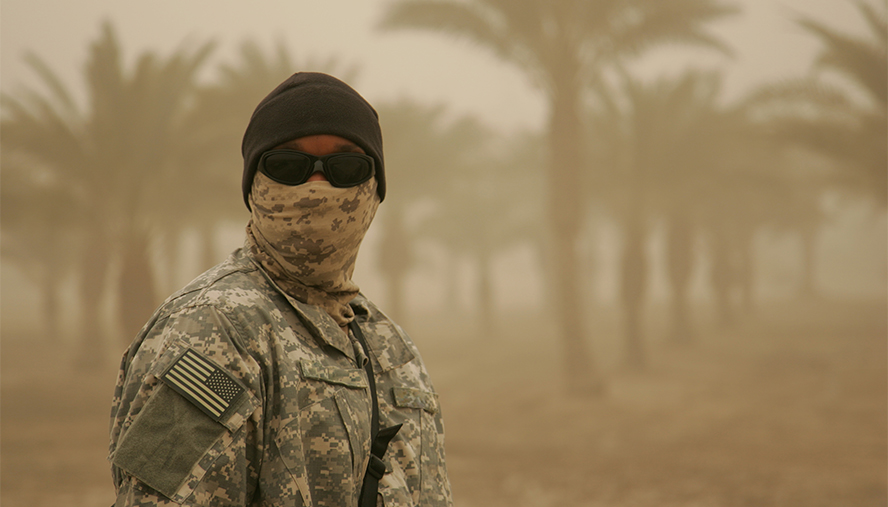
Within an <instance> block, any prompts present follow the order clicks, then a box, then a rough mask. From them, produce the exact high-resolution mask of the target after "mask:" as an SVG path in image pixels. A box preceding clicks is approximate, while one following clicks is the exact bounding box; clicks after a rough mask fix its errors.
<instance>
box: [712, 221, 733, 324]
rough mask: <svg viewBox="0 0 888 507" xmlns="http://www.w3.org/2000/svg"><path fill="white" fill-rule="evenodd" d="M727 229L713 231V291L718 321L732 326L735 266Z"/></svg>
mask: <svg viewBox="0 0 888 507" xmlns="http://www.w3.org/2000/svg"><path fill="white" fill-rule="evenodd" d="M726 235H727V231H726V230H724V228H723V229H722V230H713V231H712V242H711V245H712V273H711V280H712V293H713V297H714V299H715V310H716V317H717V321H718V323H719V324H720V325H721V326H730V325H731V324H733V322H734V311H733V305H732V303H731V285H732V282H731V281H732V279H733V268H732V266H731V250H730V242H729V239H728V238H727V237H726Z"/></svg>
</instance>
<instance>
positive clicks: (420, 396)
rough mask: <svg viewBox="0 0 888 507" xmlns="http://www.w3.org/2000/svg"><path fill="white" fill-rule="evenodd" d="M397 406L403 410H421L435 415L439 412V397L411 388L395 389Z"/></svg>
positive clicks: (393, 391)
mask: <svg viewBox="0 0 888 507" xmlns="http://www.w3.org/2000/svg"><path fill="white" fill-rule="evenodd" d="M392 394H394V397H395V405H397V406H399V407H402V408H421V409H423V410H425V411H426V412H429V413H431V414H434V413H436V412H437V411H438V395H437V394H435V393H432V392H429V391H423V390H420V389H412V388H409V387H393V388H392Z"/></svg>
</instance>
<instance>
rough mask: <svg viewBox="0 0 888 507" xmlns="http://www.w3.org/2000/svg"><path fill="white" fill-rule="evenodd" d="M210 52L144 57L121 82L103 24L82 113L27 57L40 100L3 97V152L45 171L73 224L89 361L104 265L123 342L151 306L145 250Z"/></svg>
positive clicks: (115, 50)
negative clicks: (72, 211)
mask: <svg viewBox="0 0 888 507" xmlns="http://www.w3.org/2000/svg"><path fill="white" fill-rule="evenodd" d="M211 49H212V45H211V44H204V45H202V46H200V47H198V48H196V49H194V50H186V49H180V50H178V51H177V52H175V53H174V54H173V55H172V56H170V57H169V58H166V59H161V58H159V57H158V56H157V55H155V54H153V53H144V54H142V55H141V56H140V58H139V59H138V61H137V62H136V65H135V67H134V69H132V70H131V71H129V72H128V71H127V70H126V69H125V68H124V66H123V62H122V58H121V55H120V47H119V43H118V41H117V37H116V35H115V33H114V30H113V28H112V27H111V25H110V24H108V23H106V24H104V25H103V27H102V35H101V37H100V38H99V39H98V40H97V41H96V42H95V43H93V44H92V46H91V48H90V56H89V59H88V61H87V65H86V72H85V77H86V81H87V85H88V86H87V91H88V94H89V96H88V98H89V104H88V107H89V109H88V110H87V111H85V112H83V111H80V110H79V108H78V107H77V105H76V104H75V102H74V101H73V100H72V98H71V96H70V94H69V93H68V92H67V90H66V88H65V86H64V84H63V83H62V82H61V81H60V80H59V79H58V78H57V77H56V76H55V75H54V74H53V73H52V72H51V70H50V69H49V68H48V67H47V66H46V65H44V64H43V63H42V62H41V61H40V60H39V59H38V58H36V57H31V58H30V59H29V62H30V64H31V66H32V68H33V69H34V70H35V71H37V73H38V74H39V76H40V77H41V78H42V79H43V81H44V83H45V85H46V86H47V88H48V89H49V92H50V94H49V96H41V95H39V94H38V93H36V92H30V93H27V94H25V96H24V97H21V98H19V97H12V96H8V95H6V96H4V97H3V106H4V113H5V115H4V118H3V124H2V128H3V138H2V143H3V150H4V151H6V150H10V152H12V153H15V154H18V155H19V156H22V157H27V158H28V159H29V160H31V161H32V162H33V163H34V164H38V165H39V166H42V167H45V168H46V169H47V170H48V171H51V172H52V174H53V176H54V177H55V178H57V179H58V181H59V182H60V184H61V185H62V187H63V188H65V189H66V190H67V192H69V193H70V195H71V198H72V201H73V202H75V203H76V204H75V206H76V212H77V215H78V216H79V217H81V218H82V222H81V223H80V224H79V227H78V231H79V233H80V235H81V243H82V244H83V245H84V252H83V256H82V261H81V267H80V278H81V280H80V283H81V291H80V292H81V302H82V306H83V309H84V316H83V323H84V326H83V329H82V331H81V332H82V334H83V339H84V341H83V344H84V346H85V349H84V351H85V355H86V357H87V358H89V359H96V358H99V357H100V355H101V346H100V343H101V340H100V337H101V326H100V325H99V323H100V322H102V320H103V319H102V318H101V314H100V307H99V302H100V299H101V296H102V294H103V292H104V290H105V289H106V288H107V287H108V286H109V284H110V282H111V280H112V268H113V266H114V263H113V262H112V261H113V260H115V259H120V261H121V263H122V266H121V268H120V269H121V272H122V276H121V277H120V278H119V280H120V281H119V284H118V287H117V290H116V295H117V301H118V306H119V310H120V311H119V317H120V321H121V324H122V327H123V330H124V333H127V334H130V335H131V334H134V333H135V331H136V330H137V329H138V327H139V326H141V324H142V323H143V322H144V321H145V320H146V319H147V318H148V316H149V315H150V313H151V312H152V311H153V309H154V306H155V305H156V304H157V302H158V301H157V295H156V291H155V290H154V283H155V280H154V276H153V270H152V264H151V259H150V250H149V246H150V243H151V238H152V237H153V234H154V232H155V230H156V229H158V228H162V227H163V225H162V224H158V221H157V217H158V216H162V213H159V212H158V210H159V209H162V207H163V206H162V205H163V202H164V201H163V200H162V199H160V198H159V197H160V196H164V194H165V192H167V190H168V187H167V186H166V182H168V181H169V180H170V179H173V178H175V175H177V174H181V173H182V171H183V168H182V167H181V166H179V165H178V164H177V160H176V158H175V156H174V155H175V154H177V153H180V152H182V151H187V150H186V149H183V148H181V143H183V142H185V141H186V140H187V139H188V136H187V135H185V133H184V132H183V131H182V130H181V128H182V126H183V124H184V123H183V121H182V120H183V115H184V111H185V109H186V107H187V105H188V100H189V99H190V98H191V97H192V93H193V91H194V86H195V85H194V78H195V75H196V73H197V71H198V70H199V69H200V67H201V66H202V65H203V63H204V62H205V61H206V59H207V56H208V55H209V53H210V51H211ZM186 169H187V168H186Z"/></svg>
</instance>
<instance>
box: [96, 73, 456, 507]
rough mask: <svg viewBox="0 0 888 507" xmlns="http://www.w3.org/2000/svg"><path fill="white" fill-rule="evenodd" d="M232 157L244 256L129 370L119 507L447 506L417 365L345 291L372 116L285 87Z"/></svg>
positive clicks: (360, 231) (351, 94) (374, 165)
mask: <svg viewBox="0 0 888 507" xmlns="http://www.w3.org/2000/svg"><path fill="white" fill-rule="evenodd" d="M242 153H243V156H244V175H243V194H244V201H245V202H246V204H247V207H248V208H249V209H250V212H251V218H250V222H249V223H248V225H247V228H246V239H245V243H244V246H243V248H240V249H238V250H236V251H235V252H234V253H233V254H232V255H231V256H230V257H229V258H228V259H227V260H226V261H225V262H223V263H222V264H219V265H218V266H216V267H214V268H212V269H211V270H209V271H207V272H206V273H204V274H203V275H201V276H200V277H198V278H197V279H195V280H194V281H193V282H191V283H190V284H189V285H188V286H186V287H185V288H184V289H182V290H180V291H179V292H177V293H176V294H173V295H172V296H170V297H169V298H168V299H167V300H166V301H165V302H164V303H163V305H162V306H161V307H160V308H159V309H158V310H157V311H156V312H155V314H154V316H153V317H152V318H151V320H150V321H149V322H148V324H146V325H145V327H144V328H143V329H142V331H141V332H140V333H139V335H138V336H137V337H136V339H135V341H134V342H133V344H132V345H131V346H130V348H129V350H128V351H127V352H126V353H125V354H124V357H123V361H122V364H121V369H120V374H119V378H118V382H117V388H116V391H115V396H114V400H113V404H112V405H113V406H112V411H111V446H110V455H109V459H110V461H111V464H112V467H111V468H112V476H113V479H114V485H115V488H116V491H117V503H116V505H117V506H136V505H138V506H146V505H189V506H235V505H237V506H247V505H249V506H260V505H261V506H279V507H282V506H358V505H360V506H361V507H365V506H370V505H373V506H375V505H377V504H378V503H379V504H381V505H387V506H388V505H398V506H402V505H409V506H413V505H422V506H446V505H451V503H452V502H451V498H450V484H449V480H448V478H447V471H446V468H445V465H444V428H443V423H442V419H441V411H440V408H439V406H438V398H437V395H436V394H435V391H434V389H433V387H432V384H431V381H430V380H429V376H428V373H427V372H426V369H425V366H424V365H423V363H422V360H421V359H420V356H419V352H418V351H417V349H416V346H415V345H414V344H413V342H412V341H411V339H410V338H409V337H408V336H407V335H406V334H405V333H404V331H403V330H402V329H401V328H400V327H399V326H398V325H397V324H395V323H394V322H392V321H391V320H390V319H388V317H386V316H385V315H384V314H383V313H382V312H381V311H380V310H379V309H378V308H377V307H376V306H374V304H373V303H371V302H370V301H369V300H367V299H366V298H365V297H364V296H363V295H361V294H360V293H359V292H358V287H357V286H356V285H355V283H354V282H352V280H351V276H352V272H353V271H354V267H355V259H356V257H357V253H358V247H359V246H360V244H361V240H362V239H363V237H364V234H365V233H366V231H367V228H368V227H369V226H370V222H371V221H372V220H373V216H374V214H375V212H376V208H377V206H378V205H379V203H380V202H381V201H382V200H383V198H384V197H385V173H384V165H383V153H382V134H381V131H380V128H379V122H378V118H377V114H376V111H375V110H374V109H373V108H372V107H371V106H370V104H368V103H367V102H366V101H365V100H364V99H363V98H362V97H361V96H360V95H359V94H358V93H357V92H356V91H355V90H353V89H352V88H351V87H349V86H348V85H347V84H345V83H343V82H342V81H339V80H338V79H336V78H334V77H331V76H328V75H326V74H319V73H297V74H295V75H293V76H291V77H290V78H289V79H287V80H286V81H284V82H283V83H282V84H281V85H280V86H278V87H277V88H276V89H274V90H273V91H272V92H271V93H270V94H269V95H268V96H267V97H265V99H263V100H262V102H260V103H259V105H258V106H257V107H256V110H255V111H254V113H253V116H252V118H251V119H250V123H249V125H248V126H247V130H246V133H245V134H244V139H243V144H242Z"/></svg>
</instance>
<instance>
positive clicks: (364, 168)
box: [324, 155, 373, 187]
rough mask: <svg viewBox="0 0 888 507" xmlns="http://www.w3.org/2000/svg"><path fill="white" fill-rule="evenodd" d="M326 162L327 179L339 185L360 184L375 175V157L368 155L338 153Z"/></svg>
mask: <svg viewBox="0 0 888 507" xmlns="http://www.w3.org/2000/svg"><path fill="white" fill-rule="evenodd" d="M324 164H325V165H326V167H327V179H328V180H329V181H330V183H331V184H332V185H335V186H337V187H353V186H355V185H360V184H361V183H364V182H365V181H367V180H369V179H370V178H371V177H372V176H373V159H372V158H370V157H368V156H366V155H337V156H335V157H331V158H329V159H327V160H326V161H325V162H324Z"/></svg>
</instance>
